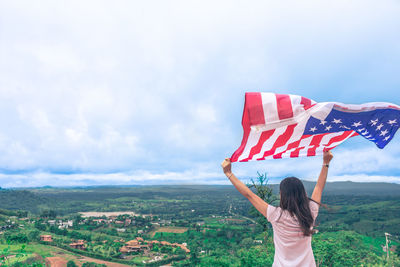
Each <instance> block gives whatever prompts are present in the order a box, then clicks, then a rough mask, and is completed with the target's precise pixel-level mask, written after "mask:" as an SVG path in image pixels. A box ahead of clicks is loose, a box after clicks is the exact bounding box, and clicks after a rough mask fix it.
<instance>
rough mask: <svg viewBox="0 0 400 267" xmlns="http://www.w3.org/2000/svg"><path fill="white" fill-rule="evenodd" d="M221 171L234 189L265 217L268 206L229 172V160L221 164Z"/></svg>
mask: <svg viewBox="0 0 400 267" xmlns="http://www.w3.org/2000/svg"><path fill="white" fill-rule="evenodd" d="M221 166H222V169H223V171H224V173H225V175H226V177H228V178H229V180H230V181H231V183H232V184H233V185H234V186H235V187H236V189H237V190H238V191H239V192H240V193H241V194H242V195H243V196H244V197H246V198H247V199H248V200H249V201H250V202H251V204H253V206H254V207H255V208H256V209H257V210H258V211H259V212H260V213H261V214H262V215H264V216H267V207H268V204H267V203H266V202H265V201H264V200H262V199H261V198H260V197H259V196H257V195H256V194H254V193H253V191H251V190H250V189H249V188H248V187H247V186H246V185H245V184H244V183H242V182H241V181H240V180H239V179H238V178H237V177H236V176H235V175H234V174H233V173H232V170H231V160H230V159H229V158H226V159H225V160H224V161H223V162H222V163H221Z"/></svg>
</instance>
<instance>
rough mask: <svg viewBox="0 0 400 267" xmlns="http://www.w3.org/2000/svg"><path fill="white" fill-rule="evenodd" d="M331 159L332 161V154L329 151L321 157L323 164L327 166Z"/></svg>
mask: <svg viewBox="0 0 400 267" xmlns="http://www.w3.org/2000/svg"><path fill="white" fill-rule="evenodd" d="M332 159H333V154H332V152H331V151H330V150H328V151H324V156H323V160H324V164H329V162H331V160H332Z"/></svg>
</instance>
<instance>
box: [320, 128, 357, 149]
mask: <svg viewBox="0 0 400 267" xmlns="http://www.w3.org/2000/svg"><path fill="white" fill-rule="evenodd" d="M351 134H353V131H345V132H344V133H343V134H341V135H338V136H335V137H333V138H331V139H330V140H329V142H328V144H326V145H325V147H329V146H330V145H332V144H333V143H335V142H340V141H342V140H343V139H346V138H347V137H348V136H349V135H351Z"/></svg>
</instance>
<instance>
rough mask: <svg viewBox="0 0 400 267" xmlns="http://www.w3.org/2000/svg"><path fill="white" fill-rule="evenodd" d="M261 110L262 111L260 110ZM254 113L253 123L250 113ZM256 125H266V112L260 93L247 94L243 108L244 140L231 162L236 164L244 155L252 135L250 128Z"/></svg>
mask: <svg viewBox="0 0 400 267" xmlns="http://www.w3.org/2000/svg"><path fill="white" fill-rule="evenodd" d="M260 109H261V110H260ZM251 112H255V113H254V116H253V117H254V118H253V121H251V118H250V113H251ZM257 116H258V118H257ZM252 123H255V124H261V123H265V120H264V111H263V109H262V99H261V94H260V93H246V95H245V99H244V108H243V116H242V126H243V139H242V143H241V144H240V147H239V148H238V149H237V150H236V151H235V152H234V153H233V154H232V156H231V162H235V161H237V160H238V158H239V157H240V155H241V154H242V153H243V150H244V148H245V147H246V143H247V139H248V138H249V135H250V130H251V129H250V126H251V125H253V124H252Z"/></svg>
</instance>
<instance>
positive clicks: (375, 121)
mask: <svg viewBox="0 0 400 267" xmlns="http://www.w3.org/2000/svg"><path fill="white" fill-rule="evenodd" d="M370 123H371V124H372V126H375V125H376V124H377V123H378V119H375V120H371V121H370Z"/></svg>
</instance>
